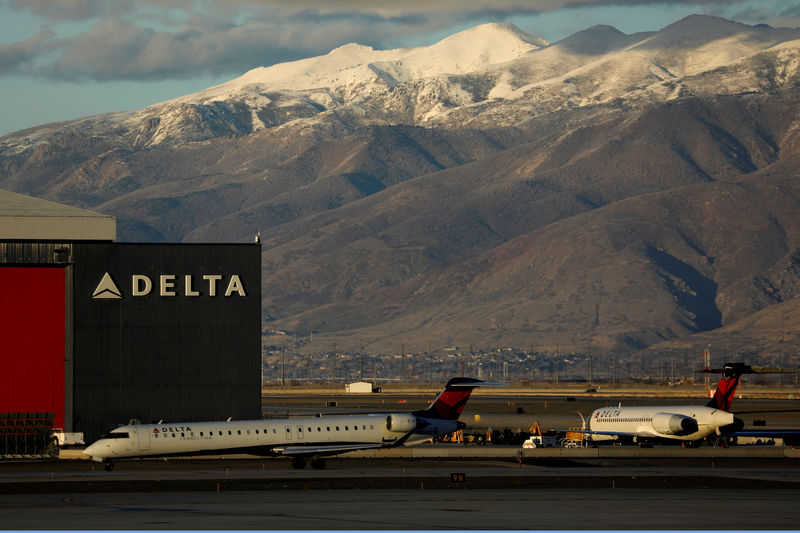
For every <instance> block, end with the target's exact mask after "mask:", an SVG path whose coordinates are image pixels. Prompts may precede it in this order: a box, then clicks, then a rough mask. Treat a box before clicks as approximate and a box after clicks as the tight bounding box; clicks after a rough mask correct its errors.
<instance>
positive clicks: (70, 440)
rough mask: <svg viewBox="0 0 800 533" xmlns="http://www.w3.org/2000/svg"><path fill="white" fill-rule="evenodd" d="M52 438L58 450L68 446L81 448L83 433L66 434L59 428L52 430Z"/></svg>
mask: <svg viewBox="0 0 800 533" xmlns="http://www.w3.org/2000/svg"><path fill="white" fill-rule="evenodd" d="M53 437H54V438H55V440H56V442H57V443H58V447H59V448H68V447H70V446H83V445H84V444H86V443H85V442H83V433H74V432H71V431H70V432H66V431H64V430H63V429H61V428H54V429H53Z"/></svg>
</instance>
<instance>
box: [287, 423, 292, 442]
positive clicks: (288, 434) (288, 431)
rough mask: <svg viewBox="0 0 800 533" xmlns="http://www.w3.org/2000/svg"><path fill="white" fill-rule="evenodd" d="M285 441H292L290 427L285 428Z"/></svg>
mask: <svg viewBox="0 0 800 533" xmlns="http://www.w3.org/2000/svg"><path fill="white" fill-rule="evenodd" d="M286 440H292V426H286Z"/></svg>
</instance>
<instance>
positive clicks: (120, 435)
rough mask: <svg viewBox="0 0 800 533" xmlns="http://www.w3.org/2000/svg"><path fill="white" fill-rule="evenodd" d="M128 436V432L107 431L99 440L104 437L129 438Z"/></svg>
mask: <svg viewBox="0 0 800 533" xmlns="http://www.w3.org/2000/svg"><path fill="white" fill-rule="evenodd" d="M128 437H129V435H128V434H127V433H121V432H117V433H106V434H105V435H103V436H102V437H100V438H99V439H98V440H103V439H127V438H128Z"/></svg>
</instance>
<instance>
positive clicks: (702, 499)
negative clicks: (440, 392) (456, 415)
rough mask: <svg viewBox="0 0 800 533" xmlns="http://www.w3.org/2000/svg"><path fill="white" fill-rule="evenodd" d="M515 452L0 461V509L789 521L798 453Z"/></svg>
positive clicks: (277, 523)
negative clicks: (302, 460)
mask: <svg viewBox="0 0 800 533" xmlns="http://www.w3.org/2000/svg"><path fill="white" fill-rule="evenodd" d="M519 451H520V448H519V447H517V446H483V447H478V446H452V445H448V446H418V447H412V448H404V449H398V450H388V452H391V453H386V452H383V453H375V452H372V454H371V456H369V455H370V454H366V453H364V452H361V453H360V454H358V456H354V455H356V454H352V453H351V454H347V455H345V456H339V457H333V458H329V459H328V461H327V466H326V468H325V469H324V470H313V469H310V468H307V469H303V470H296V469H293V468H292V467H291V460H289V459H286V458H253V457H245V456H235V457H224V458H223V457H216V458H192V459H170V460H168V461H165V460H158V459H151V460H128V461H118V462H117V463H116V465H117V466H116V468H115V469H114V470H113V471H112V472H106V471H105V470H104V469H103V468H102V465H100V464H97V463H94V462H92V461H89V460H85V459H79V458H73V459H59V460H16V461H3V462H0V494H2V497H0V522H1V523H2V525H3V529H38V530H59V529H72V530H74V529H81V530H85V529H107V530H110V529H124V530H131V529H136V530H146V529H180V530H189V529H192V530H194V529H225V530H243V529H261V530H271V529H279V530H291V529H303V530H310V529H311V530H320V529H322V530H434V529H436V530H438V529H456V530H467V529H479V530H500V529H516V530H530V529H558V530H575V529H595V530H596V529H602V530H606V529H635V530H642V529H658V530H664V529H668V530H676V529H691V530H700V529H712V530H721V529H732V530H744V529H754V530H765V529H796V527H797V524H796V521H797V511H796V509H797V502H798V501H800V476H798V472H799V470H798V469H799V468H800V461H798V455H797V452H798V450H792V449H791V448H782V447H743V446H740V447H738V449H736V448H728V449H703V448H700V449H683V448H679V447H669V448H666V447H662V448H654V449H649V448H644V449H639V448H636V447H622V448H611V447H605V448H598V449H542V450H538V449H537V450H525V451H524V453H523V455H522V456H521V457H520V455H519V453H518V452H519ZM409 452H410V453H409ZM480 454H482V455H484V457H476V455H480ZM67 455H73V456H74V457H76V456H79V452H75V451H72V452H71V453H70V454H67ZM423 455H424V456H423ZM466 455H471V456H470V457H466ZM456 456H458V457H456ZM490 456H491V457H490Z"/></svg>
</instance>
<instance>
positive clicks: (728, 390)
mask: <svg viewBox="0 0 800 533" xmlns="http://www.w3.org/2000/svg"><path fill="white" fill-rule="evenodd" d="M741 377H742V376H741V374H739V375H736V376H733V377H728V378H726V377H723V378H721V379H720V380H719V384H718V385H717V390H715V391H714V396H712V397H711V400H710V401H709V402H708V403H707V404H706V405H707V406H708V407H712V408H714V409H721V410H723V411H730V410H731V406H732V405H733V395H734V394H736V388H737V387H738V386H739V379H740V378H741Z"/></svg>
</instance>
